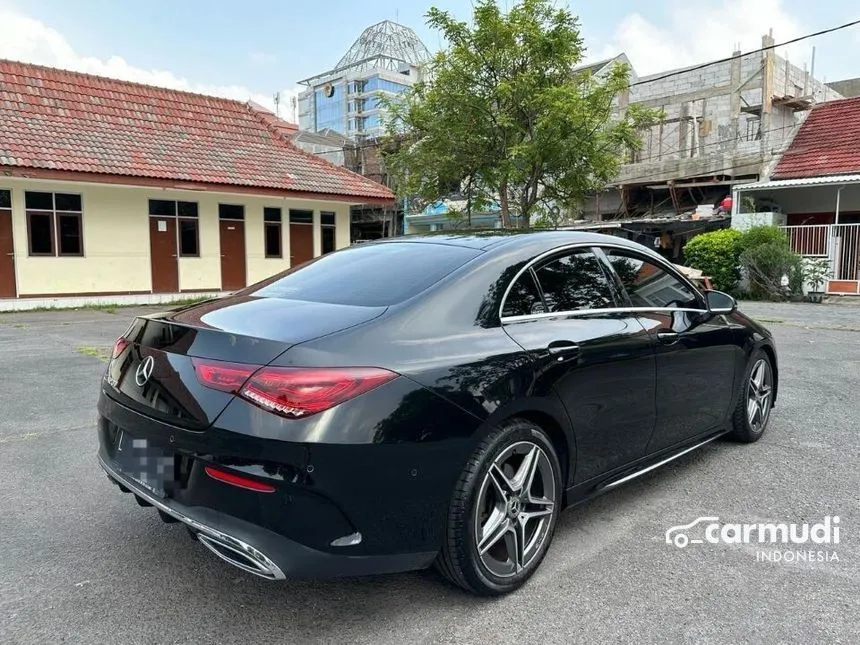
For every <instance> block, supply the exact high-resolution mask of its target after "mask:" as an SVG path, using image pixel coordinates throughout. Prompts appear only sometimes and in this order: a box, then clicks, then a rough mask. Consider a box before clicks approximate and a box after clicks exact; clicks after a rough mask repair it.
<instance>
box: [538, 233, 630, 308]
mask: <svg viewBox="0 0 860 645" xmlns="http://www.w3.org/2000/svg"><path fill="white" fill-rule="evenodd" d="M535 274H536V275H537V279H538V282H539V283H540V287H541V289H542V290H543V295H544V301H545V302H546V308H547V311H549V312H554V311H577V310H580V309H606V308H609V307H614V306H615V301H614V300H613V298H612V289H611V287H610V286H609V280H607V278H606V274H605V273H604V272H603V269H602V268H601V267H600V262H599V261H598V259H597V257H596V256H595V255H594V253H592V252H591V251H589V250H587V249H581V250H577V251H572V252H570V253H566V254H564V255H562V256H560V257H557V258H555V259H553V260H550V261H549V262H547V263H546V264H544V265H542V266H541V267H540V268H538V269H537V270H536V271H535Z"/></svg>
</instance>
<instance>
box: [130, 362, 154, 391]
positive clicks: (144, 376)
mask: <svg viewBox="0 0 860 645" xmlns="http://www.w3.org/2000/svg"><path fill="white" fill-rule="evenodd" d="M153 369H155V359H154V358H152V356H147V357H146V358H145V359H143V362H142V363H141V364H140V365H138V366H137V370H136V371H135V373H134V382H135V383H137V386H138V387H143V386H144V385H146V384H147V382H148V381H149V379H150V377H151V376H152V370H153Z"/></svg>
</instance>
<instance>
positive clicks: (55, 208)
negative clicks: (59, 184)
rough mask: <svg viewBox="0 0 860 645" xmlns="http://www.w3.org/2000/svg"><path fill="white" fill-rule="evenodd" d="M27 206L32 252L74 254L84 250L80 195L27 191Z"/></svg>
mask: <svg viewBox="0 0 860 645" xmlns="http://www.w3.org/2000/svg"><path fill="white" fill-rule="evenodd" d="M24 208H25V212H26V214H27V240H28V248H29V251H30V255H36V256H39V255H43V256H61V257H66V256H72V257H74V256H82V255H83V254H84V230H83V212H82V206H81V196H80V195H77V194H74V193H43V192H36V191H26V192H25V193H24Z"/></svg>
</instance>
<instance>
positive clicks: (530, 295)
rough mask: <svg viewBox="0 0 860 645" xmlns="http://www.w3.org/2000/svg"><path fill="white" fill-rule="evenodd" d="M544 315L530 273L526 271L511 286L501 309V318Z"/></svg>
mask: <svg viewBox="0 0 860 645" xmlns="http://www.w3.org/2000/svg"><path fill="white" fill-rule="evenodd" d="M542 313H544V307H543V300H542V299H541V296H540V291H538V288H537V285H536V284H535V281H534V277H533V276H532V272H531V271H526V272H525V273H523V274H522V275H521V276H520V277H519V278H517V280H516V282H514V283H513V284H512V285H511V290H510V291H509V292H508V297H507V298H506V299H505V305H504V307H502V317H503V318H506V317H508V316H530V315H533V314H542Z"/></svg>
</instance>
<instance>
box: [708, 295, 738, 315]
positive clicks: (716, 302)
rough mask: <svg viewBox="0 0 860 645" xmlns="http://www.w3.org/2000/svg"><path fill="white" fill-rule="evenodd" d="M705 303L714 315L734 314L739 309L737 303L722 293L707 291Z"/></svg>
mask: <svg viewBox="0 0 860 645" xmlns="http://www.w3.org/2000/svg"><path fill="white" fill-rule="evenodd" d="M705 302H706V303H707V305H708V311H710V312H711V313H712V314H733V313H734V312H735V311H737V308H738V303H737V301H736V300H735V299H734V298H732V297H731V296H730V295H729V294H727V293H723V292H722V291H705Z"/></svg>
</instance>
